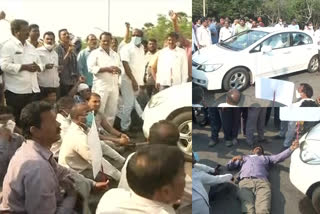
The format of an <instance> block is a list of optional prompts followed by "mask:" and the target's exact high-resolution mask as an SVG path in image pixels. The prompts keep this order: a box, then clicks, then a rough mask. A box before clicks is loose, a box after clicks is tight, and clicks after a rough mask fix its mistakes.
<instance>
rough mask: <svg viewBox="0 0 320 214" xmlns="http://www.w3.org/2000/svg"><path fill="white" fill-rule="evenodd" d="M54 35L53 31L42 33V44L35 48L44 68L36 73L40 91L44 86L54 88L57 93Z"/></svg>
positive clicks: (56, 59) (57, 78)
mask: <svg viewBox="0 0 320 214" xmlns="http://www.w3.org/2000/svg"><path fill="white" fill-rule="evenodd" d="M54 44H55V35H54V33H53V32H50V31H49V32H45V33H44V34H43V46H42V47H39V48H37V52H38V54H39V56H40V59H41V63H42V66H43V67H44V70H43V71H42V72H40V73H38V82H39V86H40V90H41V92H42V91H43V90H45V88H55V90H56V93H58V88H59V85H60V78H59V72H58V66H59V60H58V58H59V57H58V54H57V52H55V51H54Z"/></svg>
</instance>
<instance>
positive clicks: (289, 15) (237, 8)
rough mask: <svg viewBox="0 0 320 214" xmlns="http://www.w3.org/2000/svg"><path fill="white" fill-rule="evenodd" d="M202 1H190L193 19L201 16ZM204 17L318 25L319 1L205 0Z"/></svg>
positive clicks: (319, 14)
mask: <svg viewBox="0 0 320 214" xmlns="http://www.w3.org/2000/svg"><path fill="white" fill-rule="evenodd" d="M202 10H203V0H193V1H192V15H193V17H201V16H202V15H203V14H202V13H203V12H202ZM206 16H208V17H226V16H228V17H229V18H231V19H232V20H233V19H235V18H239V17H249V18H256V17H258V16H261V17H262V18H263V20H264V22H265V23H266V24H273V23H275V22H276V20H277V19H278V18H282V19H283V20H285V21H286V22H287V23H290V22H291V20H292V19H294V18H295V19H297V21H298V23H299V24H300V25H304V24H306V23H307V22H309V21H311V22H312V23H313V24H314V25H318V26H319V24H320V0H206Z"/></svg>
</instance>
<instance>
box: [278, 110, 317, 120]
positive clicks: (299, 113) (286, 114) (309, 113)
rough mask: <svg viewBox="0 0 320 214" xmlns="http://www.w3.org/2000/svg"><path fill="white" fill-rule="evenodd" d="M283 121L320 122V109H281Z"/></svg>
mask: <svg viewBox="0 0 320 214" xmlns="http://www.w3.org/2000/svg"><path fill="white" fill-rule="evenodd" d="M280 120H281V121H320V107H281V108H280Z"/></svg>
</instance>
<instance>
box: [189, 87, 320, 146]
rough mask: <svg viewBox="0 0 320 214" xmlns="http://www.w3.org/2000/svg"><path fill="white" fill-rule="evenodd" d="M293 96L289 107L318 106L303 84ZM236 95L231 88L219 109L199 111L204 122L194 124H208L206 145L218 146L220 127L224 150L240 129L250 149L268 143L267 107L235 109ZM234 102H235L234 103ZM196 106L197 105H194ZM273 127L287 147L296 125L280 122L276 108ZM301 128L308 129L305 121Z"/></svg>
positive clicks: (310, 91) (232, 141) (233, 143)
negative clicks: (208, 137) (294, 98)
mask: <svg viewBox="0 0 320 214" xmlns="http://www.w3.org/2000/svg"><path fill="white" fill-rule="evenodd" d="M296 93H297V94H296V96H297V97H299V98H298V99H297V101H296V102H294V103H293V104H292V105H291V106H292V107H319V101H320V98H317V99H316V100H314V99H313V98H312V97H313V89H312V87H311V86H310V85H309V84H307V83H301V84H300V85H299V87H298V89H297V92H296ZM239 97H240V93H239V92H238V91H237V90H235V89H232V90H230V91H229V92H228V93H227V98H226V101H227V102H226V103H223V104H221V105H219V108H203V109H202V110H203V111H204V119H203V121H198V123H199V124H200V125H201V126H205V125H207V124H210V126H211V139H210V141H209V143H208V146H210V147H213V146H215V145H216V144H217V143H219V132H220V130H221V128H222V130H223V133H224V143H225V145H226V146H227V147H231V146H233V145H237V144H238V134H239V132H240V130H241V131H242V134H243V135H244V136H245V137H246V142H247V144H248V146H250V147H253V145H254V144H256V143H258V144H260V143H268V141H267V140H266V139H265V137H264V128H265V125H266V124H267V123H268V121H269V119H270V115H271V110H272V108H271V107H268V108H256V107H237V103H236V102H238V101H239ZM235 101H236V102H235ZM195 107H197V106H195ZM195 114H197V113H196V111H195V110H194V111H193V117H194V121H197V118H196V115H195ZM274 125H275V127H276V128H278V129H279V135H277V136H275V138H277V139H283V140H284V141H283V147H284V148H283V149H286V148H288V147H289V146H290V145H291V142H292V140H293V139H294V137H295V136H296V134H295V133H296V128H297V127H296V125H297V123H296V122H294V121H280V117H279V108H274ZM305 126H306V127H307V126H308V127H309V126H310V124H308V122H306V123H305ZM255 131H257V134H258V136H257V139H256V140H255V139H254V133H255Z"/></svg>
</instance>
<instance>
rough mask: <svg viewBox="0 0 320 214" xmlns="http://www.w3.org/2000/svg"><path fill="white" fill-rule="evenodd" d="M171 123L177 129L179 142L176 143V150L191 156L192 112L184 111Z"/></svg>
mask: <svg viewBox="0 0 320 214" xmlns="http://www.w3.org/2000/svg"><path fill="white" fill-rule="evenodd" d="M172 122H173V123H174V124H175V125H176V126H177V127H178V129H179V132H180V140H179V141H178V143H177V146H178V148H179V149H180V150H181V151H182V152H183V153H184V154H185V155H187V156H189V157H191V156H192V112H191V111H185V112H182V113H180V114H178V115H177V116H176V117H174V118H173V119H172Z"/></svg>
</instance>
